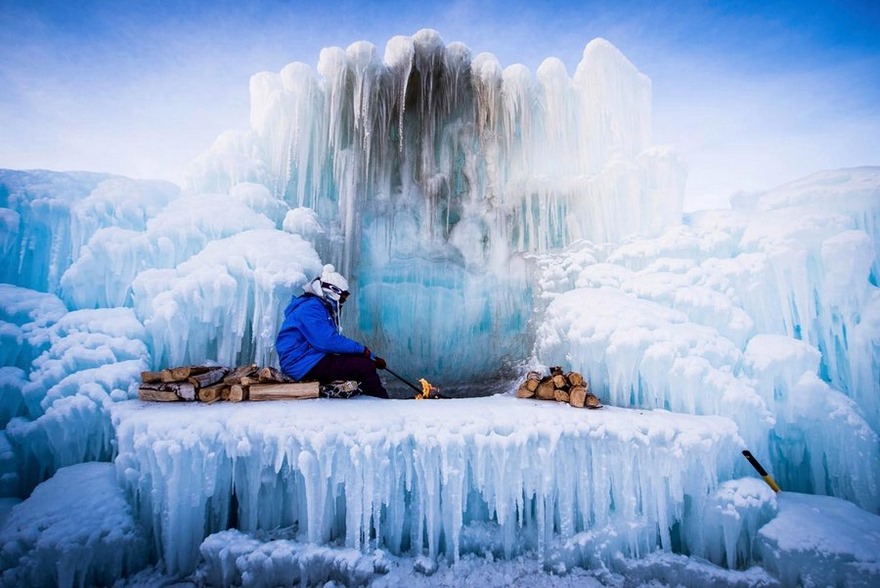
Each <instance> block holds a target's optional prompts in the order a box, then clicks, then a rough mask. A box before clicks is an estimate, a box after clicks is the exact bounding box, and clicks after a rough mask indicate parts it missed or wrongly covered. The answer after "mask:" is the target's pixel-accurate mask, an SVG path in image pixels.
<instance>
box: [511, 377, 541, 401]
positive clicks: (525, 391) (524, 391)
mask: <svg viewBox="0 0 880 588" xmlns="http://www.w3.org/2000/svg"><path fill="white" fill-rule="evenodd" d="M530 381H531V380H526V381H525V382H523V383H522V384H521V385H520V387H519V388H518V389H517V391H516V397H517V398H531V397H533V396H534V395H535V391H534V390H532V389H529V382H530ZM535 388H537V385H536V386H535Z"/></svg>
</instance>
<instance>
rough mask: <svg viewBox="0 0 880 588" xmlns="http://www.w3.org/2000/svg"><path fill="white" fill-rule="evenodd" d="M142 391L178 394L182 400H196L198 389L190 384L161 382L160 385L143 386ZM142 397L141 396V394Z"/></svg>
mask: <svg viewBox="0 0 880 588" xmlns="http://www.w3.org/2000/svg"><path fill="white" fill-rule="evenodd" d="M140 390H141V391H146V390H149V391H152V392H171V393H173V394H176V395H177V397H178V398H179V399H180V400H195V399H196V388H195V386H193V385H192V384H190V383H189V382H159V383H150V384H141V387H140ZM139 395H140V394H139ZM156 396H166V395H164V394H159V395H156Z"/></svg>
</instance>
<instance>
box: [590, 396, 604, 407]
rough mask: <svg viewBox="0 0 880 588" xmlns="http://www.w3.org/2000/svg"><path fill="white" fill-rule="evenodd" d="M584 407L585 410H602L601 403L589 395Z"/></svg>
mask: <svg viewBox="0 0 880 588" xmlns="http://www.w3.org/2000/svg"><path fill="white" fill-rule="evenodd" d="M586 405H587V408H602V403H601V402H599V399H598V398H597V397H596V396H594V395H592V394H589V393H588V394H587V399H586Z"/></svg>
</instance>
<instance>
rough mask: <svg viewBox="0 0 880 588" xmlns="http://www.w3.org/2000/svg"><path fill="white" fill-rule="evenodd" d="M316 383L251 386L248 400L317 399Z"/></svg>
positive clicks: (317, 386) (317, 387) (317, 388)
mask: <svg viewBox="0 0 880 588" xmlns="http://www.w3.org/2000/svg"><path fill="white" fill-rule="evenodd" d="M318 390H319V384H318V382H288V383H283V384H251V385H250V386H249V392H248V394H249V399H250V400H296V399H302V398H317V397H318Z"/></svg>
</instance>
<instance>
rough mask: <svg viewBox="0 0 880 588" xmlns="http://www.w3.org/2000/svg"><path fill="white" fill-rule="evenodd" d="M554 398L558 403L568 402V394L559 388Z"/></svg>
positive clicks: (554, 393) (555, 391)
mask: <svg viewBox="0 0 880 588" xmlns="http://www.w3.org/2000/svg"><path fill="white" fill-rule="evenodd" d="M553 398H554V400H556V402H568V392H566V391H565V390H560V389H559V388H557V389H556V390H554V391H553Z"/></svg>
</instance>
